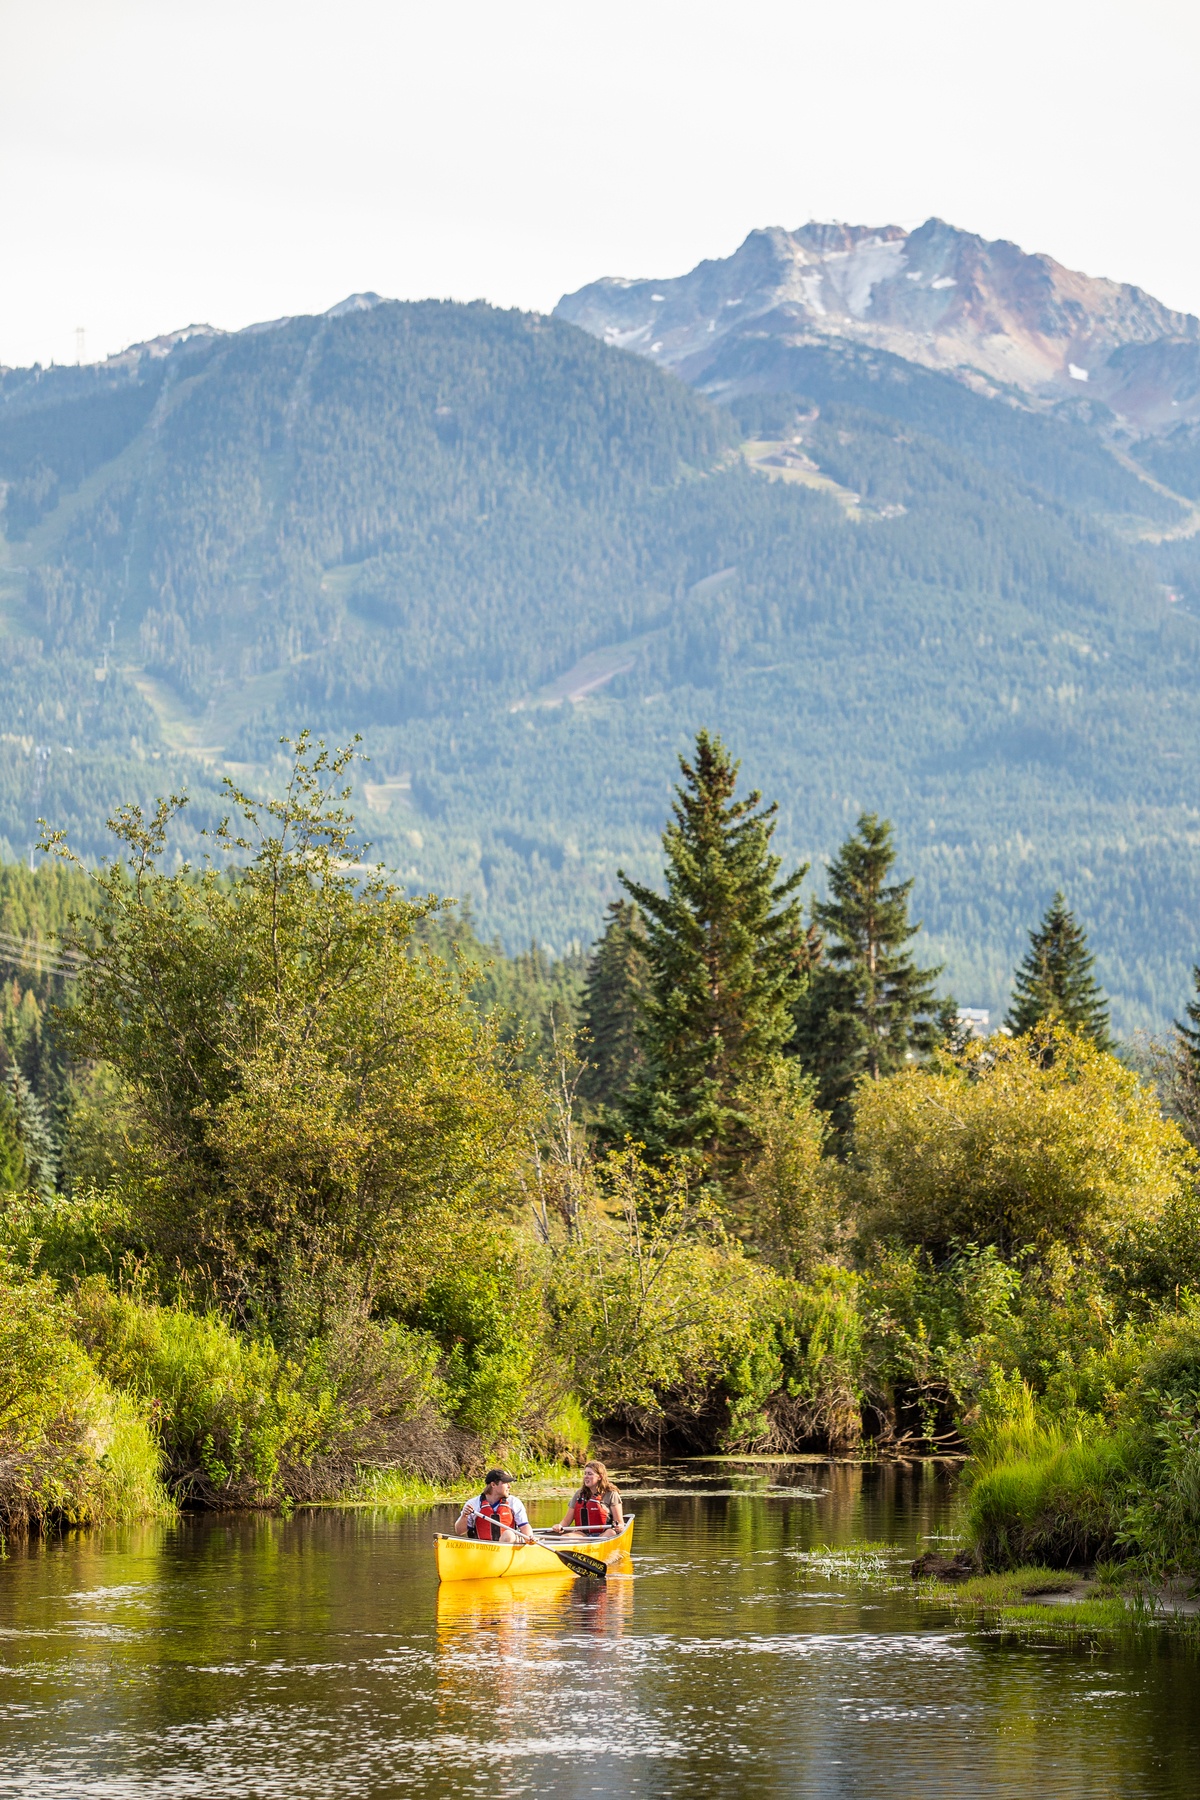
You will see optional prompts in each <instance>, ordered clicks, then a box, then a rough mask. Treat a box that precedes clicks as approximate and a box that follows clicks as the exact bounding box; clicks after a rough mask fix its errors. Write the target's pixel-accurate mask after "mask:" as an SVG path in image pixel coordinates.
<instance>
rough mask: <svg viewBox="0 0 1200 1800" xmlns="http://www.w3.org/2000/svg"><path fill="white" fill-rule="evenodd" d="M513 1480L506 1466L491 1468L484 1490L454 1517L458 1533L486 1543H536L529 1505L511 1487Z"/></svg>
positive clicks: (484, 1481)
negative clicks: (523, 1504)
mask: <svg viewBox="0 0 1200 1800" xmlns="http://www.w3.org/2000/svg"><path fill="white" fill-rule="evenodd" d="M511 1481H512V1476H511V1475H509V1474H508V1473H507V1472H506V1471H505V1470H504V1469H489V1470H488V1472H487V1474H486V1475H485V1476H484V1478H483V1492H482V1493H481V1494H478V1495H476V1496H475V1497H474V1498H473V1499H470V1500H468V1501H467V1503H466V1505H465V1506H464V1507H463V1509H462V1511H461V1512H460V1513H459V1515H458V1518H457V1519H456V1520H455V1521H454V1533H455V1536H456V1537H465V1538H477V1539H478V1540H479V1541H480V1542H481V1543H485V1544H532V1542H533V1532H532V1531H531V1529H530V1526H529V1520H528V1518H527V1517H526V1514H525V1508H524V1507H523V1506H522V1505H521V1502H520V1501H519V1500H518V1499H517V1496H516V1495H515V1494H510V1493H509V1491H508V1490H509V1484H510V1482H511Z"/></svg>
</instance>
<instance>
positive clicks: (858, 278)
mask: <svg viewBox="0 0 1200 1800" xmlns="http://www.w3.org/2000/svg"><path fill="white" fill-rule="evenodd" d="M555 316H556V317H557V318H561V319H567V320H569V321H570V322H571V323H572V324H575V325H579V326H581V327H582V328H583V329H584V330H585V331H590V332H591V333H592V334H593V336H595V337H599V338H602V339H603V341H604V342H605V343H608V344H612V345H614V346H616V347H618V348H621V349H626V350H633V351H636V352H637V353H638V354H640V355H643V356H647V357H649V358H650V359H651V360H652V361H654V362H657V363H658V364H659V365H660V366H661V367H663V368H668V369H671V370H673V371H674V372H675V373H676V374H678V375H680V376H681V377H682V378H683V379H684V380H685V381H687V382H688V383H689V384H690V385H691V386H693V387H698V388H700V389H701V390H702V391H703V392H704V393H707V394H710V395H711V396H713V397H714V398H724V397H727V396H729V395H734V394H737V393H739V392H746V391H748V389H749V388H750V387H753V386H756V385H757V386H762V385H763V377H762V370H763V359H762V357H761V354H760V356H759V357H758V359H757V362H756V365H755V366H756V368H757V370H758V377H757V380H756V381H751V382H749V383H748V382H747V378H746V375H745V373H744V359H743V363H742V370H741V372H739V357H738V351H739V350H740V349H744V347H745V344H746V342H747V340H754V341H756V342H757V343H758V344H760V345H761V343H762V342H763V341H764V340H766V341H768V342H769V341H771V340H774V341H776V342H777V343H778V344H779V345H780V346H781V347H784V346H787V345H789V344H795V343H796V342H797V341H799V342H820V341H822V340H828V339H847V340H849V341H851V342H853V343H857V344H862V345H870V346H873V347H874V348H876V349H881V350H887V351H890V352H891V353H892V354H893V355H896V356H900V357H903V358H904V359H905V360H906V361H909V362H913V363H917V364H920V365H922V366H923V367H926V368H930V369H940V370H944V371H947V372H950V373H953V374H956V375H958V376H959V377H960V378H966V379H967V380H969V382H970V383H971V385H973V386H975V387H976V388H977V389H978V390H980V391H982V392H985V393H990V394H999V393H1002V392H1009V393H1015V394H1019V395H1021V396H1023V397H1024V398H1025V399H1027V400H1029V401H1034V402H1040V403H1043V404H1046V403H1050V404H1053V403H1057V402H1062V401H1077V400H1079V399H1080V398H1081V397H1086V398H1087V399H1088V400H1091V401H1096V402H1099V403H1101V405H1102V406H1104V407H1105V408H1107V409H1108V411H1109V412H1110V413H1111V414H1112V415H1113V419H1114V422H1115V423H1116V424H1118V425H1119V426H1122V427H1124V428H1126V429H1128V430H1130V431H1132V432H1134V433H1136V434H1142V433H1152V432H1162V431H1167V430H1170V429H1171V428H1172V427H1174V426H1177V425H1180V424H1191V423H1194V422H1196V421H1198V420H1200V319H1197V318H1195V317H1193V316H1192V315H1191V314H1190V313H1180V312H1174V311H1172V310H1171V309H1170V308H1169V307H1166V306H1163V305H1162V304H1161V303H1160V302H1159V301H1157V300H1155V299H1154V298H1153V297H1152V296H1151V295H1149V294H1147V293H1144V292H1143V291H1142V289H1141V288H1137V287H1132V286H1129V285H1128V284H1124V283H1119V282H1114V281H1109V280H1105V279H1102V278H1097V277H1093V276H1088V275H1081V274H1078V273H1076V272H1075V271H1073V270H1070V269H1066V268H1064V267H1063V266H1062V264H1061V263H1058V262H1055V260H1054V259H1053V257H1050V256H1044V255H1029V254H1027V253H1026V252H1024V251H1022V250H1021V249H1019V248H1018V246H1017V245H1016V244H1012V243H1009V242H1007V241H1006V240H1003V239H1000V240H995V241H992V242H989V241H988V240H986V239H984V238H982V237H979V236H977V235H975V234H974V233H972V232H967V231H960V230H958V229H956V228H955V227H954V226H952V225H947V224H945V223H944V222H943V221H942V220H941V219H928V220H926V222H925V224H923V225H922V226H920V227H919V229H918V230H916V231H912V232H906V231H905V230H903V228H902V227H900V226H898V225H886V226H882V227H878V228H877V227H870V226H864V225H842V224H818V223H815V222H814V223H810V224H808V225H805V226H802V227H801V228H800V229H799V230H798V231H785V230H782V229H780V228H778V227H773V228H770V229H767V230H760V231H752V232H751V233H750V235H749V237H747V238H746V240H745V242H744V243H743V244H742V245H741V247H740V248H739V249H738V250H736V251H735V252H734V254H733V255H732V256H729V257H725V258H723V259H719V260H714V261H706V262H702V263H700V264H699V265H698V266H697V267H696V268H695V269H693V270H692V271H691V272H690V273H689V274H687V275H681V276H677V277H674V278H671V279H667V280H628V279H624V278H620V277H607V278H605V279H603V280H600V281H594V282H591V283H589V285H588V286H586V287H583V288H580V289H578V290H577V292H575V293H573V294H566V295H564V296H563V298H562V299H561V300H560V301H559V303H558V305H557V307H556V308H555Z"/></svg>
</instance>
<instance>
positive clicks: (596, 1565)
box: [539, 1539, 608, 1581]
mask: <svg viewBox="0 0 1200 1800" xmlns="http://www.w3.org/2000/svg"><path fill="white" fill-rule="evenodd" d="M539 1542H541V1540H540V1539H539ZM542 1548H543V1549H544V1550H554V1554H555V1556H557V1558H558V1560H559V1562H561V1563H566V1565H567V1567H568V1569H570V1570H571V1572H572V1574H574V1575H590V1576H591V1577H592V1579H593V1581H607V1580H608V1564H607V1563H602V1562H601V1561H600V1558H599V1557H598V1556H584V1555H583V1554H582V1553H581V1552H580V1551H578V1550H555V1548H554V1545H553V1544H543V1545H542Z"/></svg>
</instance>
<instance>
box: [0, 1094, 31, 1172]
mask: <svg viewBox="0 0 1200 1800" xmlns="http://www.w3.org/2000/svg"><path fill="white" fill-rule="evenodd" d="M28 1184H29V1169H28V1165H27V1164H26V1161H25V1150H24V1146H23V1145H22V1143H21V1129H20V1122H19V1120H18V1118H17V1109H16V1106H15V1105H14V1104H13V1101H12V1098H11V1096H10V1095H9V1094H8V1093H7V1092H6V1091H5V1090H4V1089H3V1088H0V1193H8V1192H18V1193H19V1192H22V1191H23V1190H24V1189H25V1188H26V1187H27V1186H28Z"/></svg>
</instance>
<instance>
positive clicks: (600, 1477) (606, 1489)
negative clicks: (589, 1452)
mask: <svg viewBox="0 0 1200 1800" xmlns="http://www.w3.org/2000/svg"><path fill="white" fill-rule="evenodd" d="M583 1466H584V1468H585V1469H594V1470H595V1471H596V1485H595V1487H594V1488H589V1487H588V1485H587V1483H586V1482H584V1481H581V1482H580V1483H579V1492H578V1493H577V1494H576V1496H575V1499H576V1500H606V1499H607V1498H608V1496H609V1494H615V1493H616V1491H617V1490H616V1488H615V1487H614V1486H613V1484H612V1477H611V1476H610V1475H609V1472H608V1470H607V1469H606V1468H605V1466H604V1464H603V1463H602V1462H597V1461H596V1459H595V1457H591V1456H590V1457H589V1458H588V1460H587V1461H586V1462H585V1463H584V1465H583ZM572 1504H574V1502H572Z"/></svg>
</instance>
